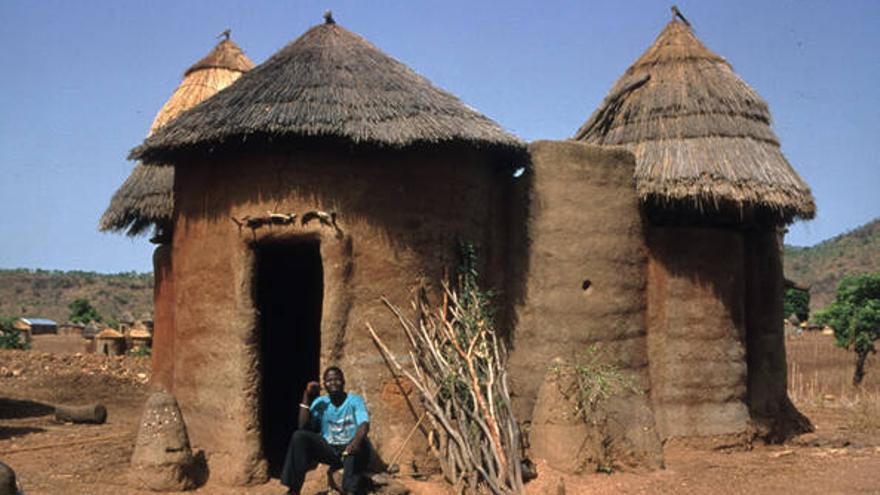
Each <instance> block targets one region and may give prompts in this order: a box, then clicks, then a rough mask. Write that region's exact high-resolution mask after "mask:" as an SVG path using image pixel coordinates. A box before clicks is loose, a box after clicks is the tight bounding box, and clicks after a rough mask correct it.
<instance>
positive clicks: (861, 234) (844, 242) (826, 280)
mask: <svg viewBox="0 0 880 495" xmlns="http://www.w3.org/2000/svg"><path fill="white" fill-rule="evenodd" d="M874 272H880V218H878V219H875V220H872V221H871V222H868V223H867V224H865V225H862V226H861V227H859V228H857V229H854V230H851V231H849V232H846V233H844V234H841V235H839V236H837V237H832V238H831V239H828V240H825V241H822V242H820V243H819V244H816V245H815V246H812V247H796V246H785V276H786V277H787V278H789V279H790V280H793V281H795V282H797V283H799V284H801V285H807V286H810V299H811V301H810V308H811V311H815V310H817V309H821V308H823V307H825V306H826V305H827V304H828V303H830V302H831V301H832V300H833V299H834V291H835V290H836V289H837V284H838V282H840V279H841V278H843V276H844V275H855V274H861V273H874Z"/></svg>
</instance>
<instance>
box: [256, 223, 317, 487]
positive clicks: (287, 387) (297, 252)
mask: <svg viewBox="0 0 880 495" xmlns="http://www.w3.org/2000/svg"><path fill="white" fill-rule="evenodd" d="M255 255H256V256H255V265H256V266H255V273H254V274H255V284H254V288H255V290H254V296H255V304H256V309H257V310H258V314H259V336H260V351H259V352H260V355H259V358H258V359H259V363H260V381H261V387H260V405H259V406H260V407H259V410H260V415H261V418H260V419H261V421H260V424H261V425H262V428H261V432H260V441H261V445H262V448H263V453H264V455H265V456H266V460H267V461H268V463H269V473H270V475H272V476H278V475H280V473H281V467H282V464H283V463H284V455H285V453H286V449H287V442H288V441H289V440H290V436H291V435H292V434H293V431H294V430H295V429H296V418H297V413H298V405H299V402H300V400H301V398H302V391H303V389H304V388H305V385H306V383H308V381H310V380H317V379H318V374H319V372H320V370H319V367H320V352H321V331H320V327H321V304H322V302H323V297H324V271H323V268H322V266H321V253H320V245H319V243H318V241H316V240H306V241H298V242H271V243H262V244H258V245H257V246H256V247H255Z"/></svg>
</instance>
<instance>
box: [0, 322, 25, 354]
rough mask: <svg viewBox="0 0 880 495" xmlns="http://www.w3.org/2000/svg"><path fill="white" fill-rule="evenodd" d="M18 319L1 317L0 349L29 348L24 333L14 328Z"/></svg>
mask: <svg viewBox="0 0 880 495" xmlns="http://www.w3.org/2000/svg"><path fill="white" fill-rule="evenodd" d="M17 319H18V318H16V317H14V316H0V349H27V348H28V343H27V341H26V340H25V339H24V336H23V335H22V332H21V331H20V330H18V329H17V328H15V327H14V326H13V324H14V323H15V320H17Z"/></svg>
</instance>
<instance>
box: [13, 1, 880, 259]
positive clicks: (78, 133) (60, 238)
mask: <svg viewBox="0 0 880 495" xmlns="http://www.w3.org/2000/svg"><path fill="white" fill-rule="evenodd" d="M677 3H678V6H679V8H680V9H681V10H682V11H683V12H684V14H685V15H686V16H687V17H688V19H689V20H690V21H691V23H692V24H693V25H694V28H695V30H696V33H697V36H699V37H700V38H701V39H702V40H703V42H704V43H705V44H706V45H707V46H708V47H709V48H710V49H712V50H714V51H715V52H717V53H719V54H720V55H722V56H724V57H725V58H726V59H727V60H728V61H729V62H730V63H731V64H732V65H733V67H734V69H735V70H736V71H737V73H738V74H739V75H740V76H741V77H742V78H743V79H745V81H746V82H748V83H749V84H750V85H752V87H754V88H755V89H756V90H757V91H758V93H759V94H761V95H762V96H763V97H764V99H765V100H767V102H768V103H769V105H770V111H771V112H772V114H773V117H774V120H775V122H774V130H775V131H776V133H777V134H778V135H779V137H780V139H781V141H782V149H783V152H784V153H785V155H786V156H787V157H788V159H789V161H790V162H791V163H792V165H793V166H794V167H795V169H796V170H797V171H798V172H799V173H800V174H801V176H802V177H804V179H805V180H806V181H807V182H808V183H809V184H810V186H811V187H812V189H813V192H814V194H815V197H816V200H817V203H818V208H819V214H818V218H817V219H816V220H814V221H812V222H808V223H798V224H795V225H794V226H793V227H792V228H791V232H790V234H789V236H788V238H787V240H788V242H789V243H792V244H796V245H812V244H815V243H816V242H819V241H821V240H823V239H826V238H828V237H831V236H833V235H836V234H839V233H841V232H844V231H846V230H849V229H852V228H855V227H857V226H859V225H861V224H863V223H865V222H867V221H869V220H871V219H873V218H875V217H877V216H880V195H878V186H880V159H878V155H880V153H878V151H877V150H878V148H877V146H876V145H875V142H876V141H877V139H876V136H877V134H878V131H880V84H878V81H880V2H877V1H861V2H860V1H849V2H832V1H813V0H803V1H794V0H774V1H772V2H766V1H752V0H741V1H737V2H730V1H709V0H700V1H696V0H692V1H680V0H679V1H678V2H677ZM670 4H671V2H670V1H668V0H667V1H648V0H642V1H628V0H618V1H579V2H574V1H540V2H538V1H530V2H527V1H505V2H489V1H483V2H474V1H458V0H446V1H443V2H422V1H416V0H410V1H398V2H391V1H381V0H371V1H369V2H365V1H357V0H351V1H322V2H319V1H295V0H288V1H283V2H282V1H271V2H270V1H261V0H250V1H232V0H214V1H210V2H208V1H196V0H189V1H185V2H179V1H175V2H172V1H158V0H154V1H150V2H136V1H120V0H115V1H111V0H106V1H102V0H93V1H83V2H70V1H35V0H3V1H2V2H0V19H2V20H3V21H2V24H3V26H2V28H0V44H2V46H3V47H4V50H3V51H2V52H0V67H2V71H3V77H0V198H2V201H3V208H2V212H3V213H2V216H0V239H2V242H0V268H14V267H27V268H49V269H65V270H70V269H80V270H92V271H101V272H117V271H129V270H137V271H149V270H151V252H152V246H151V245H150V244H149V242H148V241H147V240H146V238H144V237H140V238H136V239H133V240H132V239H129V238H127V237H125V236H122V235H118V234H103V233H99V232H98V231H97V222H98V219H99V217H100V215H101V213H102V212H103V211H104V209H105V208H106V206H107V205H108V203H109V201H110V197H111V196H112V194H113V192H114V191H115V190H116V189H117V188H118V187H119V185H120V184H121V183H122V181H123V180H124V179H125V177H127V176H128V174H129V172H130V171H131V168H132V167H133V166H134V164H133V163H131V162H128V161H126V159H125V157H126V155H127V154H128V151H129V150H130V149H131V148H132V147H134V146H136V145H137V144H139V143H140V142H141V141H142V140H143V137H144V136H145V135H146V132H147V130H148V128H149V125H150V123H151V121H152V119H153V117H154V116H155V114H156V112H157V111H158V110H159V108H160V107H161V106H162V104H163V103H164V102H165V100H166V99H167V98H168V97H169V96H170V95H171V93H172V91H173V90H174V88H175V87H176V86H177V85H178V84H179V82H180V80H181V76H182V73H183V71H184V70H185V69H186V68H187V67H189V66H190V65H191V64H192V63H193V62H195V61H196V60H198V59H200V58H201V57H202V56H204V55H205V54H206V53H207V52H208V51H209V50H210V49H211V48H212V47H213V46H214V44H215V43H216V41H217V40H216V39H215V37H216V36H217V35H218V34H219V33H220V32H221V31H223V30H224V29H226V28H231V29H232V35H233V39H234V40H235V41H236V42H237V43H238V44H239V45H240V46H241V47H242V48H243V49H244V50H245V52H246V53H247V54H248V56H250V57H251V59H253V60H254V61H255V62H257V63H260V62H262V61H264V60H265V59H266V58H267V57H268V56H270V55H271V54H272V53H274V52H275V51H277V50H279V49H280V48H281V47H283V46H284V45H285V44H286V43H288V42H290V41H292V40H294V39H295V38H297V37H298V36H299V35H300V34H302V33H303V32H304V31H305V30H306V29H307V28H308V27H310V26H311V25H314V24H317V23H319V22H321V21H322V19H321V16H322V14H323V12H324V11H325V10H327V9H332V10H333V12H334V17H335V18H336V20H337V21H338V23H339V24H340V25H342V26H344V27H346V28H348V29H350V30H352V31H355V32H357V33H359V34H361V35H362V36H364V37H365V38H367V39H368V40H370V41H371V42H372V43H373V44H375V45H376V46H378V47H379V48H380V49H382V50H383V51H385V52H386V53H388V54H390V55H392V56H393V57H395V58H397V59H398V60H401V61H402V62H404V63H406V64H407V65H409V66H410V67H412V68H413V69H415V70H416V71H417V72H419V73H421V74H422V75H424V76H426V77H427V78H428V79H430V80H431V81H433V82H434V83H435V84H436V85H438V86H440V87H442V88H444V89H446V90H448V91H450V92H452V93H454V94H456V95H458V96H459V97H460V98H461V99H462V100H464V101H465V102H466V103H468V104H469V105H471V106H473V107H474V108H476V109H478V110H479V111H481V112H483V113H485V114H486V115H488V116H489V117H491V118H493V119H495V120H496V121H497V122H499V123H500V124H501V125H502V126H504V127H505V128H507V129H509V130H510V131H512V132H514V133H515V134H517V135H519V136H520V137H522V138H524V139H526V140H530V141H531V140H536V139H564V138H567V137H570V136H571V135H572V134H573V133H574V132H575V131H576V130H577V128H578V127H579V126H580V125H581V123H583V121H584V120H586V118H587V117H588V116H589V115H590V113H591V112H592V111H593V109H595V108H596V106H598V105H599V103H600V102H601V100H602V98H603V96H604V95H605V93H606V92H607V91H608V89H609V88H610V87H611V85H612V83H613V82H614V81H615V80H616V79H617V78H618V77H619V76H620V75H621V74H622V73H623V71H624V70H625V69H626V68H627V67H628V66H629V65H630V64H631V63H632V62H633V61H634V60H635V59H636V58H637V57H638V56H639V55H640V54H641V53H642V52H643V51H644V50H645V49H646V48H647V47H648V46H649V45H650V44H651V43H652V42H653V40H654V38H655V37H656V35H657V34H658V33H659V32H660V30H661V29H662V28H663V26H664V25H665V24H666V22H668V21H669V19H670V11H669V6H670ZM872 138H873V139H872Z"/></svg>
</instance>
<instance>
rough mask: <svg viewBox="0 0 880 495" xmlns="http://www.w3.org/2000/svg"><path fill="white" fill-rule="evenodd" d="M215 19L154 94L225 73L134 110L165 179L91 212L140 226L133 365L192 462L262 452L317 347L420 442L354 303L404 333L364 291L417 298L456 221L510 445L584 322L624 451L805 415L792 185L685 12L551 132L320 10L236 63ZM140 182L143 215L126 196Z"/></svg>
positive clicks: (798, 422)
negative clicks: (796, 391) (207, 87)
mask: <svg viewBox="0 0 880 495" xmlns="http://www.w3.org/2000/svg"><path fill="white" fill-rule="evenodd" d="M224 43H228V44H227V45H224V44H223V43H221V45H219V46H218V47H217V48H216V49H215V52H212V55H209V56H208V57H207V58H206V60H208V59H211V60H213V61H214V62H212V63H202V62H200V63H199V64H196V66H194V68H196V67H197V68H198V70H193V69H190V71H188V72H187V74H186V76H185V79H184V82H183V83H182V84H181V86H180V88H178V92H176V93H175V95H173V96H172V99H171V100H169V104H170V103H171V101H172V100H175V98H180V99H181V101H185V102H188V103H190V104H189V105H188V106H184V105H174V106H172V107H171V108H173V109H175V112H177V113H180V112H181V110H183V109H184V107H185V108H190V107H192V106H193V105H194V104H195V103H196V102H195V99H184V98H183V96H180V95H182V94H185V92H186V91H188V90H187V88H188V87H189V86H187V81H188V79H189V78H191V77H196V75H197V74H200V72H202V71H226V72H225V74H227V75H229V76H230V77H229V79H227V80H226V81H227V84H229V87H227V88H226V89H224V90H223V91H219V92H217V93H216V94H214V95H213V96H211V97H210V98H208V99H207V100H206V101H204V102H203V103H202V104H200V105H198V106H197V107H195V108H191V109H190V110H189V111H185V112H182V113H180V115H179V116H178V117H177V118H176V119H174V120H173V121H171V122H168V123H167V125H165V126H160V125H155V124H154V128H153V129H152V132H151V135H150V136H149V137H148V138H147V139H146V140H145V141H144V143H143V144H142V145H141V146H139V147H137V148H136V149H135V150H134V151H133V152H132V155H131V156H132V158H134V159H137V160H140V161H141V162H142V163H140V164H138V166H137V167H136V168H135V172H133V173H132V177H130V178H129V181H135V180H136V173H137V174H138V175H141V176H143V177H148V176H151V174H163V175H162V178H161V179H159V178H156V177H155V176H154V178H153V179H141V180H144V181H145V182H144V186H143V188H134V189H135V194H133V195H132V197H131V198H128V199H126V198H127V196H126V195H125V194H122V191H123V189H126V187H127V185H128V184H129V181H127V182H126V184H125V185H123V188H121V189H120V191H119V192H117V194H116V196H114V199H113V202H112V203H111V207H110V208H109V209H108V213H107V214H105V217H104V218H105V219H107V220H106V221H105V220H103V219H102V228H105V229H113V230H125V229H129V230H128V233H129V234H137V233H138V232H142V231H144V230H145V229H147V228H148V227H149V226H151V225H152V226H155V230H154V232H155V233H156V236H155V239H156V241H157V242H159V243H160V246H159V247H158V248H157V250H156V253H155V255H154V266H155V275H156V289H155V290H156V292H155V300H156V304H155V308H156V309H155V334H154V341H153V367H154V381H155V382H156V384H157V385H158V386H161V387H162V388H165V389H166V390H167V391H169V392H172V393H173V394H174V395H175V397H176V398H177V400H178V401H179V403H180V406H181V410H182V411H183V415H184V417H185V419H186V422H187V426H188V429H189V432H190V435H191V439H192V440H193V444H194V445H197V446H198V447H199V448H203V449H205V450H206V452H207V453H208V462H209V464H210V466H209V467H210V472H211V476H212V477H216V478H217V479H218V480H219V481H221V482H222V483H225V484H231V485H244V484H252V483H260V482H263V481H265V480H266V479H267V478H268V476H269V475H277V473H278V472H279V470H280V467H281V462H282V461H283V457H284V451H285V447H286V442H287V440H288V439H289V437H290V433H291V432H292V429H293V427H294V422H293V421H292V420H291V418H295V417H296V410H297V404H298V398H299V391H302V390H303V388H304V385H305V384H306V382H308V381H309V380H314V379H317V378H318V376H319V370H321V369H323V368H325V367H326V366H328V365H331V364H333V365H339V366H341V367H342V368H343V369H345V371H346V377H347V378H348V382H349V383H348V388H350V389H351V390H354V391H357V392H358V393H360V394H362V395H363V396H364V397H365V398H366V399H367V401H368V402H369V403H370V409H371V433H370V437H371V439H372V440H373V442H374V445H375V447H376V449H377V451H378V453H379V455H380V456H382V457H385V458H386V459H387V457H389V456H390V455H391V454H392V453H394V452H397V451H398V450H399V449H401V448H402V449H403V457H402V459H403V460H404V461H405V460H407V459H409V460H415V461H416V462H417V463H418V464H420V465H425V463H428V464H430V460H429V459H430V457H431V456H430V453H429V448H428V444H427V441H426V440H425V439H419V440H413V441H410V442H409V443H407V441H406V437H407V434H408V433H409V432H410V431H411V429H412V427H413V425H414V424H415V423H416V421H417V418H418V416H417V413H414V412H413V411H414V408H416V409H417V408H418V399H417V397H415V396H414V394H412V393H411V388H410V387H406V386H404V385H401V383H400V380H399V379H398V378H396V377H395V376H393V375H392V373H391V372H390V370H389V368H388V366H387V364H386V363H385V361H384V360H383V359H382V357H381V356H380V354H379V352H378V351H377V349H376V347H375V346H374V345H373V342H372V340H371V339H370V337H369V334H368V332H367V330H366V324H367V323H370V324H371V326H372V327H373V328H375V329H376V330H377V332H379V333H380V334H381V337H382V340H383V341H384V342H385V343H386V344H388V345H389V347H390V349H391V350H392V352H394V353H400V354H401V355H405V351H406V349H407V345H406V344H407V343H406V342H404V336H403V335H402V333H401V332H400V330H399V327H398V322H397V320H396V317H395V316H394V315H393V314H391V313H390V312H389V311H387V309H386V308H384V307H383V306H382V304H381V303H380V298H381V297H386V298H387V299H388V300H389V301H390V302H392V303H393V304H395V305H396V306H398V307H401V308H408V307H409V301H410V300H411V298H412V297H413V294H414V291H415V290H417V289H418V288H421V287H425V288H427V290H428V293H429V295H430V296H432V297H434V298H435V299H439V297H438V296H439V293H440V288H441V281H442V279H443V277H444V274H448V273H454V270H455V268H456V266H457V263H458V256H457V247H458V245H459V243H460V242H461V241H466V242H469V243H472V244H473V245H474V246H475V248H476V251H477V253H478V255H479V262H480V263H479V271H480V274H481V277H482V280H481V283H482V284H483V286H484V287H485V288H487V289H493V290H496V292H497V294H498V295H497V297H496V299H495V303H496V306H497V314H496V317H497V318H498V326H499V328H501V329H502V331H503V332H505V333H504V335H503V337H504V338H505V339H506V341H507V342H508V343H509V344H510V346H511V348H512V349H511V354H510V361H509V374H510V377H511V387H512V396H513V409H514V411H515V412H516V416H517V419H518V420H520V421H521V422H531V423H532V430H531V444H532V448H533V449H534V450H536V451H540V452H541V453H542V454H546V455H547V456H552V455H553V452H552V450H553V449H554V446H555V447H558V446H559V445H560V444H567V443H572V438H573V437H572V436H571V433H572V432H573V431H574V430H572V428H571V427H570V426H569V425H559V424H556V423H553V422H552V421H551V419H552V417H553V414H552V412H553V407H555V406H554V405H553V403H552V402H551V401H550V399H549V398H550V397H551V396H552V395H553V391H552V390H551V389H550V387H551V385H552V383H551V380H550V375H551V374H550V373H549V371H550V370H549V369H548V367H549V366H550V365H551V363H553V362H554V360H563V361H564V360H571V359H575V358H576V356H577V355H578V354H580V353H582V352H584V351H586V350H587V349H589V348H590V347H591V346H595V345H598V346H601V347H602V348H603V349H604V351H605V352H606V353H607V355H609V356H611V358H612V359H613V360H614V362H615V364H616V365H617V366H619V367H620V369H621V370H622V371H623V372H624V373H626V374H627V375H628V376H630V377H631V378H632V380H633V387H634V389H635V390H634V393H631V394H627V395H626V396H625V397H621V398H620V400H619V402H617V406H616V407H617V409H616V411H617V415H616V416H615V419H616V420H617V421H618V423H620V425H621V428H622V429H623V430H624V433H623V436H624V437H625V439H626V440H627V441H628V443H627V445H628V446H629V447H628V448H631V450H632V451H633V452H631V454H632V456H631V457H630V458H631V459H634V461H633V462H635V463H642V464H643V465H645V466H647V467H657V466H659V465H662V457H658V456H662V443H663V441H664V440H666V439H668V438H671V437H688V436H702V435H730V436H732V437H741V436H743V435H745V434H747V433H748V430H749V427H750V425H752V424H754V425H757V426H758V427H759V430H760V431H759V433H761V434H762V435H764V436H765V437H767V438H770V439H773V438H782V437H785V436H786V435H790V434H792V433H796V432H800V431H804V430H805V429H807V428H809V423H808V421H807V420H806V419H805V418H804V417H803V416H801V415H800V413H798V412H797V411H796V410H795V409H794V407H793V406H792V405H791V402H790V401H789V399H788V397H787V395H786V391H785V385H786V367H785V355H784V348H783V327H782V323H783V318H784V315H782V290H783V284H784V282H783V276H782V268H781V258H780V254H779V245H778V238H777V231H778V229H779V228H780V227H782V226H784V225H786V224H788V223H790V222H791V221H793V219H795V218H810V217H812V216H813V215H814V211H815V206H814V204H813V199H812V196H811V193H810V190H809V188H808V187H807V185H806V184H804V182H803V181H802V180H801V179H800V178H799V177H798V175H797V174H796V173H795V172H794V170H793V169H792V168H791V166H790V165H789V164H788V162H787V161H786V160H785V158H784V157H783V156H782V154H781V152H780V149H779V142H778V139H777V138H776V136H775V135H774V134H773V132H772V130H771V129H770V127H769V124H770V114H769V111H768V109H767V105H766V103H765V102H764V101H763V100H761V98H760V97H759V96H758V95H757V94H756V93H755V92H754V91H753V90H752V89H751V88H750V87H749V86H748V85H747V84H746V83H745V82H743V81H742V80H741V79H740V78H739V77H738V76H737V75H736V74H735V73H734V72H733V71H732V69H731V67H730V65H729V64H728V63H727V62H726V61H725V60H724V59H723V58H721V57H720V56H718V55H716V54H714V53H712V52H711V51H710V50H708V49H707V48H706V47H705V46H704V45H703V44H702V43H701V42H700V41H699V40H698V39H697V38H696V37H695V35H694V34H693V31H692V30H691V29H690V27H689V26H687V25H685V24H684V23H682V22H680V21H673V22H671V23H670V24H669V25H668V26H667V27H666V28H665V29H664V30H663V32H662V33H661V34H660V36H659V37H658V38H657V40H656V41H655V43H654V44H653V45H652V46H651V47H650V48H649V49H648V50H647V51H646V52H645V54H643V55H642V57H640V58H639V59H638V60H637V61H636V63H635V64H634V65H633V66H632V67H630V68H629V69H628V70H627V71H626V73H625V74H624V76H623V77H622V78H621V79H620V80H619V81H618V82H617V83H616V84H615V86H614V87H613V88H612V90H611V92H610V93H609V95H608V96H607V97H606V99H605V101H604V102H603V103H602V105H601V106H600V108H599V109H597V110H596V112H595V113H594V114H593V116H592V117H591V118H590V119H589V120H588V121H587V123H586V124H584V126H583V127H582V128H581V129H580V130H579V131H578V132H577V134H576V136H575V139H572V140H567V141H541V142H536V143H532V144H531V145H530V146H526V144H525V143H523V142H522V141H520V140H519V139H518V138H516V137H515V136H513V135H511V134H509V133H507V132H505V131H504V130H503V129H502V128H501V127H500V126H499V125H498V124H496V123H495V122H493V121H491V120H490V119H488V118H487V117H485V116H483V115H481V114H480V113H478V112H476V111H475V110H473V109H471V108H470V107H468V106H467V105H465V104H463V103H462V102H461V101H459V100H458V99H457V98H456V97H455V96H453V95H451V94H449V93H447V92H445V91H443V90H441V89H439V88H437V87H435V86H433V85H432V84H431V83H430V82H429V81H428V80H426V79H425V78H423V77H421V76H419V75H418V74H416V73H414V72H413V71H412V70H411V69H409V68H408V67H406V66H405V65H403V64H402V63H400V62H398V61H397V60H395V59H393V58H391V57H389V56H388V55H386V54H384V53H382V52H381V51H380V50H379V49H377V48H376V47H375V46H373V45H371V44H370V43H369V42H367V41H366V40H364V39H363V38H361V37H360V36H358V35H356V34H354V33H352V32H350V31H347V30H346V29H344V28H342V27H340V26H339V25H337V24H336V23H335V22H333V20H332V18H330V17H328V18H327V22H325V23H324V24H321V25H318V26H315V27H313V28H311V29H310V30H308V31H307V32H306V33H305V34H303V35H302V36H301V37H299V38H298V39H297V40H296V41H294V42H293V43H291V44H289V45H287V46H286V47H284V48H283V49H281V50H280V51H279V52H277V53H276V54H275V55H273V56H272V57H270V58H269V59H268V60H267V61H266V62H264V63H263V64H260V65H259V66H257V67H255V68H253V69H252V70H250V71H248V70H247V69H249V68H250V66H249V65H248V64H249V61H248V64H245V63H244V62H243V60H246V59H245V58H244V55H243V54H241V52H240V51H239V50H238V48H237V47H234V45H231V42H224ZM233 47H234V49H233ZM218 50H220V51H224V53H225V54H226V55H222V56H221V55H216V52H217V51H218ZM215 55H216V56H215ZM232 73H234V77H232V76H233V74H232ZM202 75H203V76H205V77H207V74H202ZM238 76H241V77H238ZM235 79H237V80H235ZM233 80H234V82H233ZM230 83H231V84H230ZM214 87H215V88H216V90H219V89H220V88H219V87H217V86H214ZM205 96H208V95H203V97H205ZM199 101H201V100H199ZM169 104H166V108H167V107H168V105H169ZM165 111H166V110H165V108H163V112H165ZM163 112H160V116H162V115H163ZM158 120H159V117H157V121H158ZM162 123H165V121H163V122H162ZM521 167H524V168H525V169H526V172H525V173H524V174H523V175H522V177H520V178H518V179H517V178H515V177H514V176H513V175H514V174H513V171H514V170H516V169H518V168H521ZM172 171H173V172H172ZM163 184H164V185H163ZM172 184H173V186H172ZM158 185H163V186H162V187H159V189H161V191H162V195H161V198H164V199H162V200H161V201H159V203H160V204H161V205H163V209H161V212H162V213H161V214H156V215H154V214H153V212H155V211H159V210H158V209H150V208H146V209H140V210H139V209H138V206H137V205H139V204H142V203H140V201H141V199H138V198H142V197H143V196H144V195H145V191H147V190H148V189H150V190H155V189H151V188H153V186H158ZM148 186H149V187H148ZM172 189H173V193H172V192H171V191H172ZM126 204H127V205H128V206H124V205H126ZM111 210H112V213H111ZM124 212H127V213H124ZM114 218H115V220H112V219H114ZM172 260H173V263H172ZM134 334H135V330H134V329H132V330H131V332H130V337H131V339H132V342H134ZM100 335H101V334H100V333H99V334H98V336H100ZM102 338H103V337H102ZM96 341H97V336H96ZM101 342H103V341H101ZM107 349H108V350H109V349H110V347H109V345H108V347H107ZM577 434H578V435H580V434H581V433H577ZM559 462H564V459H559ZM400 464H401V466H404V465H410V463H406V462H401V463H400ZM554 465H555V464H554ZM559 467H560V468H563V469H564V467H565V466H559Z"/></svg>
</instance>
